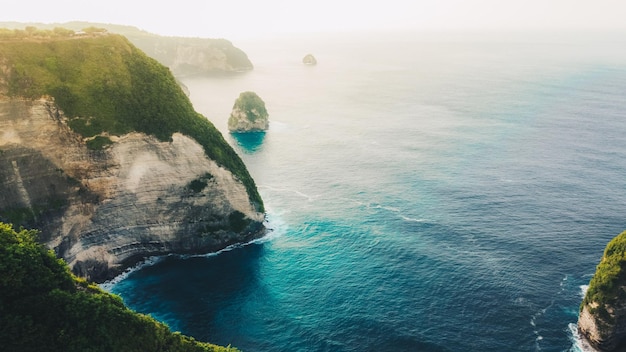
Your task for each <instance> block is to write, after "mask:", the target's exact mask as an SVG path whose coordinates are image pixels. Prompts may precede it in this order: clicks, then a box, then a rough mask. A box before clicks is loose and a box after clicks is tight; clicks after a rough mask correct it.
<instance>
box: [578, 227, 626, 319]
mask: <svg viewBox="0 0 626 352" xmlns="http://www.w3.org/2000/svg"><path fill="white" fill-rule="evenodd" d="M625 286H626V231H624V232H622V233H621V234H619V235H617V236H616V237H615V238H613V240H611V242H609V244H608V245H607V246H606V249H605V250H604V255H603V256H602V260H601V261H600V264H598V266H597V268H596V273H595V274H594V276H593V278H592V279H591V282H590V283H589V289H588V290H587V293H586V295H585V298H584V300H583V303H582V305H581V308H582V307H583V306H584V305H589V306H588V307H590V310H591V311H592V313H594V312H598V313H599V314H600V315H601V316H602V317H603V318H605V320H606V319H610V316H609V315H608V313H607V311H606V308H607V306H615V305H616V303H617V302H626V291H625V290H624V287H625ZM596 304H597V305H596Z"/></svg>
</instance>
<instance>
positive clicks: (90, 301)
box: [0, 223, 237, 352]
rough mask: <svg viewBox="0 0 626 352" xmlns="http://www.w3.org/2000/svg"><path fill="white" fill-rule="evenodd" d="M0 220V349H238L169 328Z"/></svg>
mask: <svg viewBox="0 0 626 352" xmlns="http://www.w3.org/2000/svg"><path fill="white" fill-rule="evenodd" d="M36 234H37V233H36V232H35V231H27V230H22V231H20V232H16V231H14V230H13V229H12V228H11V226H10V225H6V224H3V223H0V346H2V350H3V351H13V352H20V351H38V352H45V351H66V352H73V351H77V352H78V351H80V352H98V351H103V352H104V351H107V352H108V351H163V352H165V351H171V352H174V351H181V352H182V351H185V352H194V351H198V352H207V351H215V352H227V351H237V350H236V349H234V348H226V347H221V346H216V345H212V344H207V343H203V342H199V341H196V340H194V339H193V338H190V337H187V336H183V335H181V334H179V333H172V332H171V331H170V330H169V328H168V327H167V326H165V325H163V324H161V323H159V322H157V321H156V320H154V319H152V318H151V317H149V316H146V315H142V314H138V313H135V312H133V311H131V310H129V309H128V308H126V307H125V306H124V304H123V303H122V300H121V299H120V298H119V297H118V296H115V295H111V294H109V293H106V292H104V291H102V290H100V289H99V288H98V287H97V286H94V285H91V284H88V283H87V282H85V281H83V280H81V279H78V278H76V277H75V276H73V275H72V274H70V272H69V269H68V268H67V266H66V265H65V263H64V262H63V261H62V260H59V259H57V258H56V257H55V256H54V253H53V252H52V251H49V250H46V249H45V248H44V247H43V246H42V245H40V244H38V243H37V242H36V241H35V236H36Z"/></svg>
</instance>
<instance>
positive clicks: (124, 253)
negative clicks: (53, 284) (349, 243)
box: [0, 36, 264, 281]
mask: <svg viewBox="0 0 626 352" xmlns="http://www.w3.org/2000/svg"><path fill="white" fill-rule="evenodd" d="M13 44H15V43H13ZM91 45H93V48H92V47H91ZM16 48H19V49H20V50H16ZM51 48H52V49H51ZM94 48H96V49H94ZM99 50H105V52H106V53H108V55H107V56H106V58H107V60H108V61H112V63H111V64H110V66H105V65H104V64H103V65H102V66H97V67H96V68H95V69H96V70H97V71H98V72H100V73H101V75H102V77H99V76H98V77H95V76H93V77H92V76H88V77H82V76H81V75H86V74H87V72H89V71H88V68H90V67H92V66H93V65H94V62H93V60H94V59H96V58H98V57H100V56H101V55H102V53H101V52H100V51H99ZM59 52H65V53H67V55H68V57H55V55H57V54H56V53H59ZM24 53H26V55H28V58H23V57H21V56H20V55H23V54H24ZM118 54H119V57H118V56H117V55H118ZM38 55H41V56H42V57H45V58H47V60H48V61H45V60H42V61H41V65H40V64H39V62H40V60H38V58H37V56H38ZM58 55H60V54H58ZM70 56H72V57H74V56H75V57H77V58H78V59H77V60H80V61H75V62H71V60H72V59H71V58H70ZM55 59H59V61H58V62H60V61H64V62H65V61H70V62H66V63H67V65H68V67H72V70H71V71H68V73H73V74H74V76H72V77H70V78H67V77H66V78H65V79H64V81H63V85H62V87H64V89H57V88H55V84H56V83H57V82H60V81H61V79H60V77H59V76H58V75H57V74H56V73H54V72H53V73H54V74H52V73H51V70H50V69H49V68H48V67H47V66H48V65H47V63H50V62H56V60H55ZM61 59H63V60H61ZM29 60H32V63H29ZM57 71H59V72H61V73H62V74H65V73H64V72H65V71H63V70H62V69H59V67H58V66H57ZM33 72H35V73H36V74H37V75H33ZM120 72H121V73H120ZM48 74H50V76H49V77H48V76H47V75H48ZM137 75H139V76H137ZM101 78H102V79H104V80H105V82H106V83H107V84H111V85H113V86H115V87H116V89H117V90H116V91H115V94H113V93H112V92H111V91H110V90H108V89H106V87H104V88H103V87H102V86H99V85H98V83H102V82H100V81H99V80H100V79H101ZM124 80H128V81H129V82H131V83H130V86H129V87H126V88H124V82H123V81H124ZM43 82H47V83H46V84H43ZM143 84H145V86H142V85H143ZM155 86H157V87H156V88H154V87H155ZM127 89H128V90H127ZM154 89H156V90H154ZM48 90H49V93H48V94H56V96H50V95H47V94H42V92H43V91H45V92H48ZM136 90H139V92H140V93H141V94H142V95H141V96H138V95H136V94H135V93H136ZM85 92H87V93H85ZM90 92H91V93H90ZM109 92H110V93H109ZM133 92H135V93H133ZM92 94H95V95H96V96H95V97H94V96H93V95H92ZM27 95H30V97H25V96H27ZM109 95H110V96H109ZM144 95H148V96H152V97H151V98H150V99H147V100H144V98H145V97H144ZM96 98H97V99H98V101H99V102H101V103H102V105H98V104H97V103H95V102H93V103H90V104H87V105H81V104H80V103H81V102H85V101H87V102H91V101H92V100H94V101H95V99H96ZM67 99H69V100H70V103H71V104H69V103H68V102H67V101H66V100H67ZM124 100H128V101H126V102H124ZM61 102H65V103H64V104H65V107H64V110H61V109H60V108H59V105H60V104H61ZM146 102H150V104H152V105H149V104H148V103H146ZM129 104H130V105H129ZM168 104H174V106H168ZM176 104H178V105H176ZM94 106H96V107H100V108H101V109H102V106H104V107H105V108H106V107H108V109H109V110H110V111H109V115H107V114H105V113H104V112H100V111H93V110H92V111H90V110H89V109H91V108H93V107H94ZM190 106H191V104H190V103H189V101H188V100H187V98H186V96H185V95H184V93H183V92H182V91H181V90H180V88H179V87H178V86H177V85H176V83H175V81H174V79H173V77H171V75H168V74H166V73H164V71H163V70H162V69H161V68H159V66H158V65H157V66H155V64H154V62H151V61H150V59H148V58H147V57H145V56H144V55H142V54H141V53H140V52H137V51H136V49H133V48H132V46H131V47H129V46H128V43H127V42H126V41H125V40H124V39H123V38H119V37H116V36H113V37H110V36H107V38H90V39H71V40H55V41H54V42H48V43H38V42H36V41H33V42H32V43H24V42H22V41H21V42H20V43H17V44H15V45H14V46H12V45H11V43H2V42H0V126H1V128H0V221H5V222H6V221H8V222H12V223H14V224H15V225H23V226H26V227H31V228H40V229H41V230H42V235H43V236H45V237H43V238H41V240H42V242H43V243H45V244H47V245H48V247H50V248H53V249H54V250H55V252H56V253H57V254H58V255H59V256H60V257H62V258H64V259H65V260H66V261H67V263H68V264H69V266H70V267H71V268H72V270H73V271H74V272H75V273H77V274H79V275H80V276H84V277H87V278H90V279H92V280H96V281H102V280H104V279H108V278H111V277H112V276H114V275H116V274H118V273H119V272H120V271H122V270H124V269H125V268H127V267H128V266H130V265H133V264H134V263H136V262H137V261H139V260H141V259H143V258H145V257H147V256H151V255H162V254H168V253H202V252H207V251H212V250H217V249H221V248H224V247H226V246H228V245H230V244H234V243H239V242H243V241H248V240H251V239H253V238H256V237H259V236H261V235H262V234H263V233H264V227H263V224H262V222H263V220H264V214H263V205H262V202H261V200H260V198H259V197H258V193H256V188H255V186H254V183H253V182H252V180H251V178H250V177H249V175H248V173H247V171H246V170H245V166H243V163H242V162H241V160H240V159H239V158H238V157H237V156H236V154H235V153H234V151H233V150H232V149H231V148H230V147H229V146H228V145H227V144H226V142H225V141H224V140H223V137H221V135H220V134H219V132H217V131H216V130H215V129H214V127H213V126H212V125H211V124H210V122H208V121H207V120H206V119H205V118H204V117H202V116H201V115H198V114H197V113H195V112H193V109H192V108H190ZM62 107H63V106H62ZM85 109H87V110H85ZM125 109H126V110H125ZM67 110H69V111H78V112H81V113H82V114H84V115H83V116H87V117H81V114H72V115H70V114H68V111H67ZM128 111H131V112H135V113H136V114H138V115H139V116H137V115H125V114H126V112H128ZM163 111H165V112H166V114H164V115H162V116H161V115H159V114H160V113H161V112H163ZM142 114H147V115H145V116H142ZM150 125H152V127H150ZM185 126H187V127H185ZM189 126H193V129H191V128H190V127H189ZM95 127H98V128H95ZM79 132H80V133H79ZM181 132H182V133H181ZM97 138H101V139H103V140H105V141H107V143H102V144H96V145H95V146H94V145H93V144H89V143H90V142H91V141H94V140H97ZM254 193H256V195H255V194H254Z"/></svg>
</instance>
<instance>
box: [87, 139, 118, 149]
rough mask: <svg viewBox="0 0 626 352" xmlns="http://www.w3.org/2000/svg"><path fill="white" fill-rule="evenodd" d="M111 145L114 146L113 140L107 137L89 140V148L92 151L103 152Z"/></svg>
mask: <svg viewBox="0 0 626 352" xmlns="http://www.w3.org/2000/svg"><path fill="white" fill-rule="evenodd" d="M111 144H113V141H112V140H111V138H109V137H105V136H95V137H94V138H92V139H89V140H87V148H89V149H91V150H102V149H104V147H106V146H107V145H111Z"/></svg>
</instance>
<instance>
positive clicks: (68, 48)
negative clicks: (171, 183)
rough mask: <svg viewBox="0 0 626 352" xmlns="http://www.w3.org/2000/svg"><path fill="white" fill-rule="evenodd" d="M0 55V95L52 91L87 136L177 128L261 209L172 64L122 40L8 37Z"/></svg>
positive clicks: (237, 162)
mask: <svg viewBox="0 0 626 352" xmlns="http://www.w3.org/2000/svg"><path fill="white" fill-rule="evenodd" d="M96 33H99V32H96ZM73 38H74V37H73ZM3 61H4V62H7V63H8V64H9V67H10V70H8V72H4V71H2V70H0V82H3V81H5V82H7V85H6V87H2V86H0V93H2V92H3V91H4V92H5V94H8V95H9V96H23V97H27V98H38V97H41V96H44V95H49V96H52V97H54V99H55V101H56V103H57V104H58V105H59V107H60V108H61V109H62V110H63V111H64V112H65V115H66V116H68V117H69V121H68V124H69V126H70V127H71V128H72V129H73V130H74V131H76V132H77V133H79V134H81V135H82V136H83V137H86V138H90V137H96V136H99V135H102V134H105V133H108V134H110V135H122V134H125V133H128V132H131V131H139V132H144V133H146V134H150V135H153V136H155V137H157V138H158V139H160V140H162V141H168V140H171V137H172V134H173V133H175V132H180V133H183V134H185V135H187V136H190V137H192V138H194V139H195V140H196V141H198V143H200V144H201V145H202V146H203V147H204V151H205V153H206V154H207V156H208V157H210V158H211V159H213V160H215V161H216V162H217V163H218V164H219V165H221V166H224V167H225V168H227V169H229V170H230V171H231V172H232V173H233V174H234V175H236V176H237V177H238V178H239V179H240V180H241V181H242V182H243V184H244V185H245V187H246V189H247V191H248V193H249V195H250V200H251V201H252V203H253V204H255V206H256V207H257V209H259V211H264V207H263V201H262V200H261V197H260V195H259V193H258V191H257V189H256V185H255V184H254V180H253V179H252V177H250V175H249V173H248V170H247V169H246V167H245V165H244V164H243V162H242V161H241V159H240V158H239V156H238V155H237V154H236V153H235V151H234V150H233V149H232V148H231V147H230V146H229V145H228V143H227V142H226V141H225V140H224V138H223V136H222V134H221V133H220V132H219V131H218V130H217V129H216V128H215V126H213V124H212V123H211V122H209V121H208V120H207V119H206V118H205V117H204V116H202V115H200V114H198V113H197V112H196V111H195V110H194V109H193V106H192V104H191V102H190V101H189V99H188V98H187V96H186V95H185V94H184V92H183V91H182V90H181V88H180V87H179V86H178V85H177V83H176V80H175V79H174V77H173V76H172V74H171V73H170V72H169V70H168V69H167V68H166V67H165V66H163V65H161V64H159V63H158V62H157V61H156V60H154V59H151V58H149V57H148V56H146V55H145V54H144V53H143V52H142V51H140V50H139V49H137V48H136V47H135V46H133V45H132V44H131V43H130V42H129V41H128V40H127V39H126V38H124V37H122V36H119V35H93V36H85V37H80V38H74V39H65V40H42V41H24V40H19V41H16V40H6V41H2V45H0V62H3ZM94 140H95V139H94ZM102 142H105V140H103V139H100V140H99V141H98V142H92V145H91V146H90V147H91V148H95V149H98V148H101V147H103V146H104V145H105V144H102Z"/></svg>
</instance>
